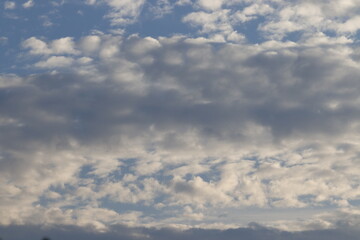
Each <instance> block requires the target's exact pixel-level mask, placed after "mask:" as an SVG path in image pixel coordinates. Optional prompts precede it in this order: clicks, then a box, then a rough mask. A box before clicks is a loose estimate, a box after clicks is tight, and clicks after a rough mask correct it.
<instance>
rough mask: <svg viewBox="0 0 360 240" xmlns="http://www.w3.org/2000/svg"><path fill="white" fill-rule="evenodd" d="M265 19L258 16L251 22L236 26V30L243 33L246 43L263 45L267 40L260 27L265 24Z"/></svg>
mask: <svg viewBox="0 0 360 240" xmlns="http://www.w3.org/2000/svg"><path fill="white" fill-rule="evenodd" d="M264 21H265V17H263V16H258V17H256V18H254V19H252V20H250V21H247V22H244V23H240V24H238V25H236V26H234V30H235V31H237V32H239V33H242V34H243V35H244V36H245V37H246V41H247V42H248V43H251V44H257V43H262V42H264V41H266V40H267V38H266V36H264V34H262V33H261V31H259V30H258V29H259V27H260V26H261V24H262V23H264Z"/></svg>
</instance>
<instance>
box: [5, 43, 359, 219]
mask: <svg viewBox="0 0 360 240" xmlns="http://www.w3.org/2000/svg"><path fill="white" fill-rule="evenodd" d="M103 38H108V39H107V40H109V42H110V43H111V44H112V45H111V46H110V45H106V44H103V45H100V44H99V46H98V47H99V48H100V49H98V50H99V51H93V54H94V55H95V54H96V52H99V56H92V57H94V62H93V63H91V65H90V66H80V67H79V66H76V67H74V68H71V67H69V69H68V72H67V73H64V72H60V73H48V74H34V75H31V76H28V77H24V78H22V81H19V82H17V83H16V84H13V85H10V86H7V85H5V86H4V87H2V88H1V89H0V100H1V101H0V114H1V118H0V120H1V121H0V130H1V132H2V134H1V135H0V151H1V152H0V154H1V159H0V169H1V170H0V171H1V173H2V177H1V178H0V179H1V181H2V183H4V185H7V186H8V189H7V191H8V192H9V194H8V195H5V194H4V195H3V196H2V199H4V200H6V202H7V203H9V204H10V205H11V201H10V200H9V199H16V198H17V197H18V196H19V195H21V196H23V197H24V196H25V195H26V193H27V191H29V192H30V193H31V196H32V198H31V199H32V200H31V203H28V204H29V205H27V206H28V207H29V209H31V208H32V207H31V206H32V204H33V203H34V202H35V201H36V200H39V199H40V198H41V197H42V196H43V195H44V194H45V192H46V191H47V190H49V188H51V187H54V186H55V187H59V188H60V187H63V188H62V190H63V191H66V187H64V185H65V184H68V185H67V186H69V185H70V187H69V188H74V189H75V190H74V191H73V192H74V195H75V196H70V195H71V194H68V195H64V198H66V197H67V198H68V199H67V201H64V203H61V200H59V202H56V201H55V203H54V206H55V207H59V208H62V207H64V206H68V205H67V204H69V202H70V203H71V204H73V205H71V204H70V205H71V206H72V207H74V208H76V204H79V203H80V202H81V201H80V200H76V199H75V198H76V197H78V198H79V199H81V194H82V193H81V191H78V192H77V191H76V190H77V189H78V188H80V185H81V184H83V185H85V186H87V187H88V189H87V191H88V192H91V193H93V194H92V195H93V198H91V199H92V200H93V201H92V202H91V204H93V205H96V204H99V202H101V201H102V199H103V198H104V197H106V196H111V193H110V192H111V190H109V189H106V191H105V190H104V189H105V188H104V186H105V185H106V184H108V183H112V184H113V185H114V188H115V187H116V186H117V190H116V191H115V192H116V193H115V194H114V196H116V197H117V198H118V201H119V202H120V203H121V202H122V201H126V202H139V201H140V200H144V202H141V203H139V204H142V203H143V204H144V205H146V204H147V206H149V205H150V204H153V203H155V204H157V203H162V204H169V205H171V204H174V205H177V206H178V207H179V208H181V207H183V206H184V205H186V204H190V205H197V204H198V205H202V206H206V204H208V203H209V204H210V205H211V204H214V205H216V204H218V203H224V205H226V204H228V205H229V206H248V205H256V206H268V205H270V206H281V207H305V206H316V205H318V204H325V203H327V202H329V201H333V200H334V199H335V200H339V201H340V200H344V201H340V202H342V203H343V204H346V202H347V201H348V200H357V199H358V198H359V194H358V191H359V189H358V187H357V185H356V184H355V183H356V182H357V177H356V176H357V174H358V173H357V172H356V171H354V170H353V166H354V164H356V162H355V160H354V159H355V157H357V149H358V143H357V141H356V139H357V136H356V135H357V133H358V131H359V126H358V119H359V116H360V115H359V107H358V103H357V102H358V99H357V94H356V93H357V92H358V90H359V87H360V86H359V84H358V83H357V80H356V77H355V76H357V75H358V73H359V69H358V67H357V65H356V64H355V63H354V61H352V59H351V58H350V57H349V55H347V53H348V52H351V51H352V49H351V47H349V46H348V47H346V49H344V48H339V49H337V52H336V51H334V49H329V48H326V47H323V48H314V49H313V50H312V51H313V52H315V53H316V54H314V53H313V54H312V53H311V51H310V52H309V51H306V49H304V47H301V46H297V47H292V48H287V49H283V50H276V49H265V47H264V46H258V47H254V46H248V45H232V44H220V45H216V44H209V43H194V42H191V40H189V39H185V38H181V37H177V38H172V39H169V38H162V39H159V40H155V39H150V38H145V39H141V38H139V37H136V36H132V37H130V38H128V39H121V40H119V38H115V37H114V38H113V39H112V38H111V36H105V37H103ZM95 48H96V46H95ZM109 49H110V50H109ZM135 50H137V51H135ZM105 51H108V52H107V53H106V54H104V52H105ZM101 52H102V53H103V54H102V53H101ZM169 59H170V60H169ZM174 59H175V60H174ZM344 136H345V138H344ZM299 139H300V140H301V141H302V142H301V141H300V140H299ZM347 141H349V142H347ZM299 142H300V143H299ZM316 144H318V145H320V147H318V148H316V147H312V146H314V145H316ZM344 144H345V145H346V144H352V145H353V146H354V147H353V148H347V149H346V148H343V149H342V151H343V152H336V151H335V150H334V149H336V148H337V146H339V145H344ZM329 148H330V150H331V151H334V152H335V153H334V152H331V151H328V150H329ZM301 149H304V150H301ZM306 150H309V152H310V153H307V152H306ZM311 151H312V152H311ZM306 154H308V155H306ZM251 157H252V158H255V159H256V160H254V161H250V160H248V158H251ZM122 159H131V161H133V162H134V164H133V165H132V167H129V168H128V169H127V168H126V165H125V164H124V162H122V161H121V160H122ZM338 159H342V163H343V164H344V165H343V166H342V168H341V169H339V168H338V172H335V171H333V166H335V165H336V164H335V163H336V161H337V160H338ZM306 161H307V162H306ZM284 162H285V163H284ZM287 162H289V163H288V164H287ZM227 163H234V167H232V168H231V169H229V170H226V171H228V172H226V171H225V170H221V169H220V168H216V167H215V166H220V165H226V164H227ZM305 163H306V164H305ZM87 164H88V165H90V166H92V167H93V168H94V169H93V170H94V171H93V173H94V174H95V175H96V174H98V175H97V177H98V178H96V177H95V176H94V179H91V177H89V178H88V179H83V178H82V176H80V175H81V174H80V171H81V168H82V166H84V165H87ZM189 164H204V165H205V167H204V169H215V171H217V173H218V174H217V177H215V178H211V177H210V178H208V179H206V178H204V179H202V178H201V177H199V176H198V175H199V174H193V172H194V171H192V170H191V169H190V170H188V171H189V174H188V175H187V174H186V173H182V175H181V176H178V175H177V174H176V168H180V167H181V166H184V165H189ZM294 166H295V167H294ZM119 169H120V170H122V171H124V172H123V173H121V174H120V175H119V176H117V175H116V176H117V177H118V178H116V177H111V174H112V173H114V172H116V171H119ZM264 169H265V170H266V171H265V170H264ZM309 169H310V170H311V169H315V170H313V171H312V170H311V171H310V170H309ZM295 170H296V171H295ZM316 170H319V171H316ZM320 170H324V172H327V173H328V175H329V177H328V178H326V179H325V178H324V179H321V178H320V177H319V176H317V173H318V172H321V171H320ZM204 171H205V170H204ZM339 172H340V173H341V174H342V176H343V177H342V178H341V179H340V180H339V179H337V178H336V176H337V174H339ZM126 174H134V175H136V176H130V175H128V176H125V175H126ZM208 174H210V175H213V173H208ZM219 176H220V177H219ZM147 177H152V178H155V179H157V180H158V182H156V183H157V184H158V185H161V187H159V186H156V187H157V188H158V189H159V190H158V191H157V190H156V191H155V190H153V189H152V188H153V187H154V186H153V185H154V184H152V182H151V183H150V184H148V185H146V186H144V184H143V180H144V178H147ZM176 177H179V179H180V180H179V181H178V182H173V183H174V184H173V185H172V184H171V179H175V178H176ZM99 178H101V181H100V180H99ZM125 178H126V179H128V180H126V181H128V182H126V181H125ZM129 179H130V180H129ZM285 179H286V181H285ZM80 180H82V181H80ZM97 180H99V181H98V182H97ZM153 182H155V181H153ZM5 183H6V184H5ZM194 184H198V185H196V187H194V186H195V185H194ZM306 184H307V186H310V187H308V188H306V191H307V192H306V194H308V195H312V196H316V195H319V196H320V197H319V199H316V198H315V197H314V198H311V199H310V200H309V199H302V198H301V196H302V195H304V191H305V190H304V188H303V186H304V185H306ZM314 185H316V186H322V188H321V189H320V188H317V187H314ZM333 186H336V187H333ZM18 188H19V189H25V191H20V190H19V189H18ZM289 189H291V191H289ZM83 190H84V189H83ZM194 191H196V194H181V193H192V192H194ZM218 191H220V193H219V194H214V193H215V192H218ZM73 192H72V193H73ZM123 192H126V193H127V194H128V195H129V197H122V196H121V194H122V193H123ZM76 194H78V195H76ZM118 195H119V196H120V197H118ZM188 195H192V196H194V197H191V196H188ZM112 197H113V196H112ZM114 198H115V197H114ZM164 198H165V200H163V199H164ZM29 199H30V197H29ZM34 199H35V200H34ZM124 199H126V200H124ZM129 199H130V200H129ZM159 199H162V200H159ZM114 201H115V200H114ZM160 201H161V202H160ZM39 202H40V204H42V203H41V201H39ZM333 202H335V201H333ZM274 203H275V204H274ZM43 205H44V207H45V208H46V207H51V206H50V205H51V204H49V205H48V206H45V205H46V204H43ZM12 207H14V208H15V207H16V203H14V204H13V205H12ZM2 211H3V213H4V214H6V212H7V206H4V207H3V210H2ZM14 211H15V210H14ZM219 211H220V210H219ZM19 216H21V214H20V213H19ZM31 216H32V214H29V215H28V216H27V217H28V218H29V219H31V218H32V217H31ZM111 216H112V215H111ZM14 218H16V217H14ZM20 218H21V217H20ZM24 218H26V217H24ZM6 219H7V220H6V221H5V220H4V221H5V222H6V223H8V221H10V222H12V221H14V220H12V219H8V218H6ZM29 219H28V220H27V221H31V220H29ZM110 220H111V219H110ZM105 222H106V221H105ZM175 222H176V221H175ZM180 222H181V221H180Z"/></svg>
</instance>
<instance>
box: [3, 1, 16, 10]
mask: <svg viewBox="0 0 360 240" xmlns="http://www.w3.org/2000/svg"><path fill="white" fill-rule="evenodd" d="M4 8H5V9H15V8H16V3H15V2H13V1H5V2H4Z"/></svg>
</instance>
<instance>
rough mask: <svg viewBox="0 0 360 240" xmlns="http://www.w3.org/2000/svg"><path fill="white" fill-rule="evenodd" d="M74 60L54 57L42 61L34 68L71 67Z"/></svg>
mask: <svg viewBox="0 0 360 240" xmlns="http://www.w3.org/2000/svg"><path fill="white" fill-rule="evenodd" d="M73 62H74V59H73V58H71V57H64V56H52V57H50V58H48V59H46V60H45V61H40V62H38V63H36V64H35V65H34V66H35V67H39V68H63V67H69V66H71V65H72V64H73Z"/></svg>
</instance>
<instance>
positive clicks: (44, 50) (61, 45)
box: [22, 37, 78, 55]
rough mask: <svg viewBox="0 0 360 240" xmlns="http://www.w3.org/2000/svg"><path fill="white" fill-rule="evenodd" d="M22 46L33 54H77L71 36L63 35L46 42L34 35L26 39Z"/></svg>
mask: <svg viewBox="0 0 360 240" xmlns="http://www.w3.org/2000/svg"><path fill="white" fill-rule="evenodd" d="M22 46H23V47H24V48H26V49H30V52H29V53H30V54H33V55H49V54H54V55H57V54H77V53H78V52H77V50H76V49H75V44H74V41H73V39H72V38H71V37H64V38H59V39H56V40H53V41H52V42H49V43H46V42H44V41H42V40H40V39H38V38H36V37H31V38H28V39H26V40H25V41H24V42H23V43H22Z"/></svg>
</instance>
